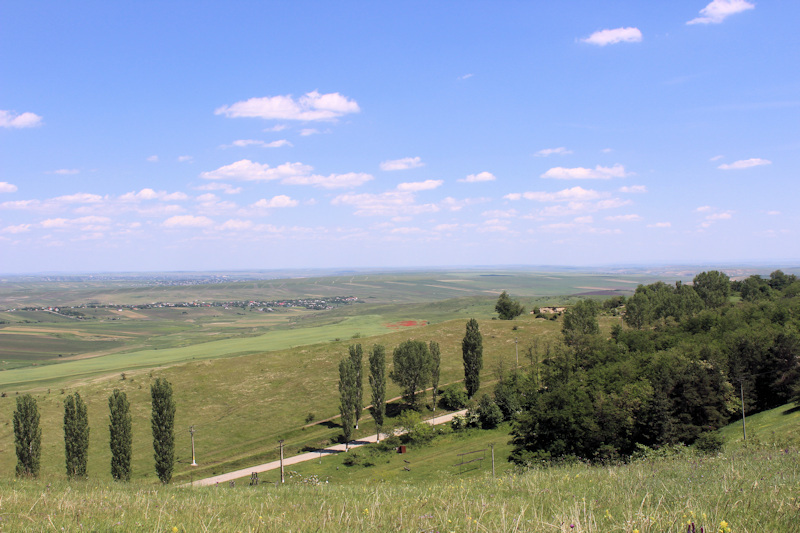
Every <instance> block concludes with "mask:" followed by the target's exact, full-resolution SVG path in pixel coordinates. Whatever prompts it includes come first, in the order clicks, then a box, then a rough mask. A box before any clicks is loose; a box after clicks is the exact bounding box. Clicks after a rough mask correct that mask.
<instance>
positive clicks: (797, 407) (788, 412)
mask: <svg viewBox="0 0 800 533" xmlns="http://www.w3.org/2000/svg"><path fill="white" fill-rule="evenodd" d="M798 411H800V405H795V406H794V407H790V408H789V409H787V410H785V411H783V412H782V413H781V414H782V415H791V414H793V413H796V412H798Z"/></svg>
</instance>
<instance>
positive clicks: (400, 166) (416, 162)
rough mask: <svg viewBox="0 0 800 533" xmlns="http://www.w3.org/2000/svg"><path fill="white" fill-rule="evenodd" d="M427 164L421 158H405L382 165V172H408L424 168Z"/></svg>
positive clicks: (385, 162)
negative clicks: (410, 169) (412, 169)
mask: <svg viewBox="0 0 800 533" xmlns="http://www.w3.org/2000/svg"><path fill="white" fill-rule="evenodd" d="M424 165H425V163H423V162H422V159H421V158H419V157H404V158H403V159H392V160H390V161H384V162H382V163H381V170H407V169H409V168H417V167H421V166H424Z"/></svg>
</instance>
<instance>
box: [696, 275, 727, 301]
mask: <svg viewBox="0 0 800 533" xmlns="http://www.w3.org/2000/svg"><path fill="white" fill-rule="evenodd" d="M693 284H694V290H695V291H697V295H698V296H700V298H701V299H702V300H703V302H704V303H705V304H706V307H712V308H716V307H722V306H723V305H725V304H726V303H727V302H728V296H729V295H730V292H731V280H730V278H729V277H728V276H727V275H725V274H723V273H722V272H720V271H718V270H710V271H708V272H701V273H699V274H698V275H696V276H695V277H694V281H693Z"/></svg>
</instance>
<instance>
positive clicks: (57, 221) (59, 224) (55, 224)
mask: <svg viewBox="0 0 800 533" xmlns="http://www.w3.org/2000/svg"><path fill="white" fill-rule="evenodd" d="M70 222H71V221H70V220H69V219H66V218H48V219H47V220H42V222H41V223H40V225H41V226H42V227H43V228H45V229H53V228H66V227H67V226H69V224H70Z"/></svg>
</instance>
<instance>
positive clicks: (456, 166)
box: [0, 0, 800, 273]
mask: <svg viewBox="0 0 800 533" xmlns="http://www.w3.org/2000/svg"><path fill="white" fill-rule="evenodd" d="M0 17H1V18H2V21H3V22H2V31H0V72H2V73H3V74H2V78H3V81H2V83H0V272H3V273H25V272H40V271H148V270H212V269H213V270H219V269H262V268H263V269H270V268H291V267H345V266H352V267H392V266H399V267H404V266H450V265H505V264H529V265H543V264H551V265H554V264H557V265H607V264H620V263H627V264H631V263H634V264H651V263H687V262H689V263H705V264H708V263H712V264H713V263H730V262H773V263H775V264H776V265H777V266H781V265H783V264H786V263H796V262H797V261H798V260H800V238H798V229H800V215H798V210H797V208H796V206H797V202H798V199H800V185H798V179H797V178H798V171H797V169H798V168H800V127H799V126H800V68H798V57H800V32H797V30H796V23H797V21H798V20H800V2H796V1H794V0H791V1H790V0H784V1H780V0H776V1H771V2H764V1H762V2H755V1H749V0H747V1H745V0H714V1H713V2H710V3H709V2H708V1H707V0H701V1H689V0H680V1H674V2H641V1H617V2H602V3H601V2H594V1H577V0H575V1H565V2H543V1H529V2H494V1H493V2H478V1H467V2H427V1H426V2H393V3H388V2H322V1H320V2H307V1H297V2H177V1H172V2H135V3H134V2H129V3H122V2H44V1H43V2H17V1H14V2H10V1H2V2H0Z"/></svg>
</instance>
